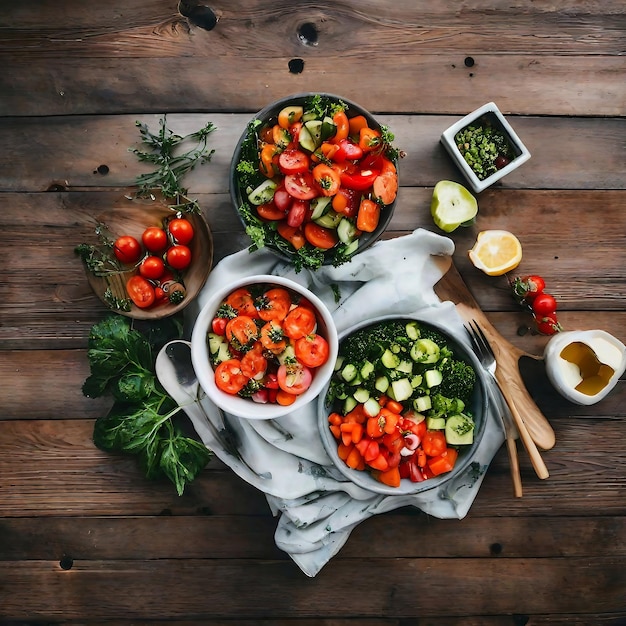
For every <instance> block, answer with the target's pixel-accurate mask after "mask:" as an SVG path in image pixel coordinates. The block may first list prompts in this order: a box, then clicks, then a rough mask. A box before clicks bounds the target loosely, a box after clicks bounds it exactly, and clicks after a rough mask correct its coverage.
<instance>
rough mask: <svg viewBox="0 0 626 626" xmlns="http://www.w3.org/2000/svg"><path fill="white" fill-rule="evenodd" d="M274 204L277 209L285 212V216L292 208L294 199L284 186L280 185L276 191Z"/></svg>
mask: <svg viewBox="0 0 626 626" xmlns="http://www.w3.org/2000/svg"><path fill="white" fill-rule="evenodd" d="M273 202H274V204H275V205H276V208H277V209H279V210H280V211H282V212H283V215H284V214H285V213H287V211H289V209H290V208H291V203H292V202H293V198H292V197H291V196H290V195H289V194H288V193H287V190H286V189H285V186H284V185H279V186H278V187H277V188H276V190H275V191H274V198H273Z"/></svg>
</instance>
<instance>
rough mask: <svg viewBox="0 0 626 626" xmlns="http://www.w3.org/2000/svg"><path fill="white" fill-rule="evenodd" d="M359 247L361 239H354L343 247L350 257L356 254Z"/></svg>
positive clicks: (344, 253) (345, 254)
mask: <svg viewBox="0 0 626 626" xmlns="http://www.w3.org/2000/svg"><path fill="white" fill-rule="evenodd" d="M358 249H359V240H358V239H354V240H353V241H351V242H350V243H349V244H347V245H346V247H345V248H344V249H343V255H344V256H346V257H348V256H350V255H352V254H354V253H355V252H356V251H357V250H358Z"/></svg>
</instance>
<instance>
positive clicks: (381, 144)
mask: <svg viewBox="0 0 626 626" xmlns="http://www.w3.org/2000/svg"><path fill="white" fill-rule="evenodd" d="M393 139H394V137H393V135H392V134H391V132H390V131H389V129H388V128H386V127H384V126H381V125H380V124H379V123H378V122H377V121H376V120H375V118H374V117H373V116H372V115H371V114H370V113H369V112H368V111H366V110H365V109H363V108H362V107H361V106H359V105H358V104H355V103H353V102H350V101H349V100H346V99H345V98H341V97H339V96H334V95H331V94H312V93H308V94H298V95H293V96H289V97H286V98H282V99H281V100H278V101H276V102H274V103H272V104H270V105H268V106H267V107H265V108H264V109H263V110H261V111H260V112H259V113H257V114H256V115H255V116H254V117H253V118H252V120H250V122H249V123H248V124H247V125H246V129H245V131H244V133H243V134H242V136H241V138H240V140H239V142H238V144H237V146H236V148H235V152H234V154H233V159H232V163H231V171H230V194H231V199H232V202H233V204H234V206H235V209H236V210H237V212H238V214H239V217H240V218H241V220H242V222H243V224H244V226H245V228H246V232H247V234H248V235H249V236H250V238H251V239H252V242H253V244H252V247H257V248H260V247H266V248H267V249H268V250H271V251H272V252H273V253H275V254H277V255H278V256H280V257H281V258H283V259H285V260H287V261H288V262H290V263H292V264H293V265H294V266H295V267H296V269H298V268H303V267H304V268H308V269H311V270H315V269H318V268H319V267H320V266H321V265H330V264H332V265H340V264H341V263H344V262H346V261H348V260H349V259H350V258H351V257H352V256H353V255H354V254H357V253H358V252H360V251H362V250H364V249H365V248H367V247H368V246H369V245H371V244H372V243H373V242H374V241H376V240H377V239H378V238H379V237H380V236H381V235H382V233H383V232H384V231H385V229H386V228H387V226H388V224H389V221H390V220H391V217H392V214H393V210H394V207H395V202H396V194H397V190H398V173H397V169H396V166H397V160H398V156H399V151H398V150H397V149H396V148H394V146H393V145H392V141H393Z"/></svg>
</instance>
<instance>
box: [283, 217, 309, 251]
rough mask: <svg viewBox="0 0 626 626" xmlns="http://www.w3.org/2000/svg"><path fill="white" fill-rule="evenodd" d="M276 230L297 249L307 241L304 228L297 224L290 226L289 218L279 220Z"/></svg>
mask: <svg viewBox="0 0 626 626" xmlns="http://www.w3.org/2000/svg"><path fill="white" fill-rule="evenodd" d="M276 230H277V231H278V233H279V234H280V236H281V237H282V238H283V239H285V240H286V241H288V242H289V243H290V244H291V245H292V246H293V247H294V248H295V249H296V250H299V249H300V248H302V246H303V245H304V244H305V243H306V239H305V238H304V233H303V232H302V229H301V228H299V227H296V226H289V224H287V220H281V221H279V222H278V225H277V227H276Z"/></svg>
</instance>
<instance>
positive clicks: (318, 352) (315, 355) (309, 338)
mask: <svg viewBox="0 0 626 626" xmlns="http://www.w3.org/2000/svg"><path fill="white" fill-rule="evenodd" d="M294 350H295V354H296V359H298V361H300V363H303V364H304V365H306V366H307V367H320V365H324V363H326V361H327V360H328V354H329V352H330V348H329V346H328V342H327V341H326V339H324V337H322V336H321V335H318V334H317V333H313V334H311V335H306V336H304V337H300V339H298V340H297V341H296V343H295V346H294Z"/></svg>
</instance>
